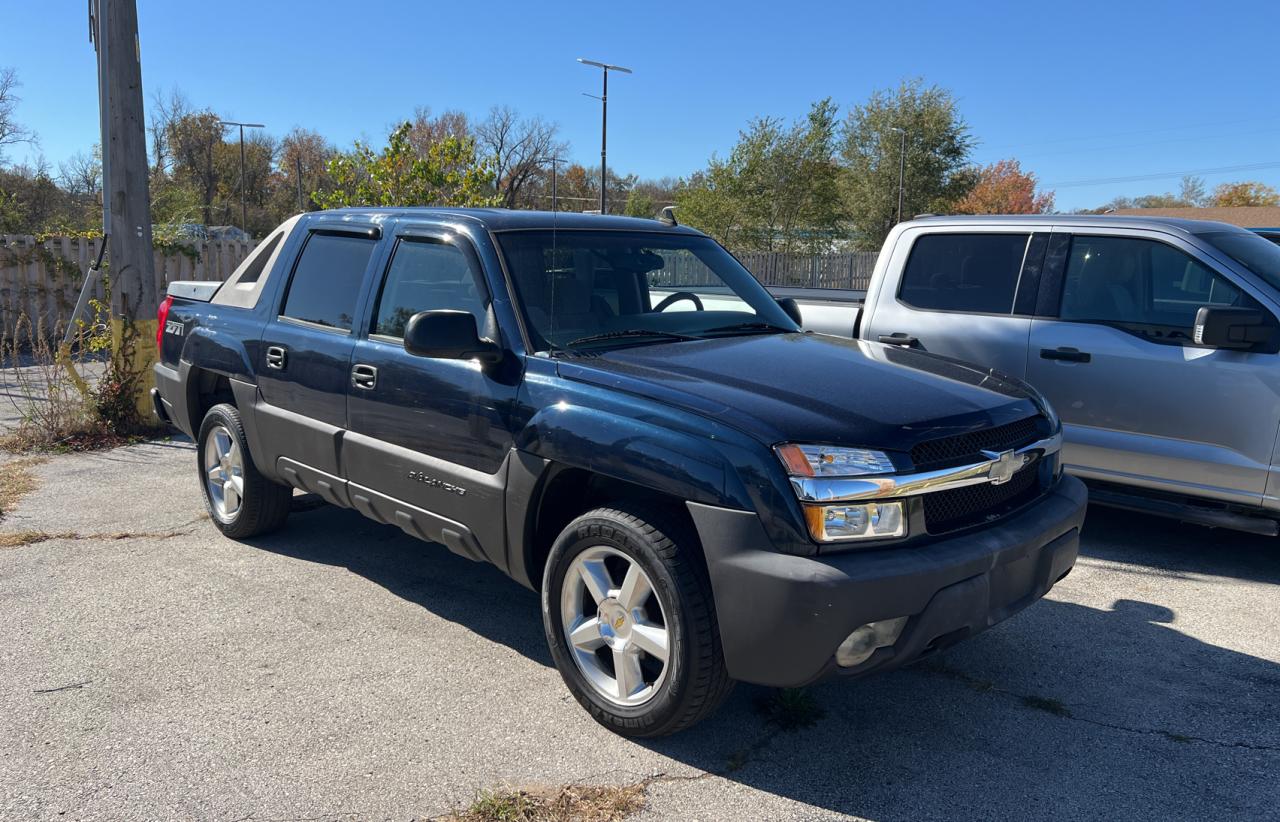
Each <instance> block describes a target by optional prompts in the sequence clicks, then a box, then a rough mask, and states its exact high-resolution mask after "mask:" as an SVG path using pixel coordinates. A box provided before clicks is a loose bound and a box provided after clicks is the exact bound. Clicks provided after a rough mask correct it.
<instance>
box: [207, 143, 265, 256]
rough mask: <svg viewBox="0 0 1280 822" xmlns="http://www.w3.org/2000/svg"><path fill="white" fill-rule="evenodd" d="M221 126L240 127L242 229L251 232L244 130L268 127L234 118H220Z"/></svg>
mask: <svg viewBox="0 0 1280 822" xmlns="http://www.w3.org/2000/svg"><path fill="white" fill-rule="evenodd" d="M218 125H220V126H224V127H225V126H239V127H240V230H241V231H243V232H244V233H246V234H248V233H249V207H248V206H247V205H246V200H245V192H244V130H245V129H246V128H266V126H264V125H263V124H262V123H237V122H236V121H234V120H219V121H218Z"/></svg>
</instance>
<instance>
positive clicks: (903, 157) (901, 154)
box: [889, 126, 907, 223]
mask: <svg viewBox="0 0 1280 822" xmlns="http://www.w3.org/2000/svg"><path fill="white" fill-rule="evenodd" d="M889 130H890V131H896V132H898V133H899V134H901V135H902V142H901V143H900V144H899V146H898V219H897V222H899V223H900V222H902V181H903V178H904V177H905V176H906V172H907V131H906V129H902V128H898V127H897V126H890V127H889Z"/></svg>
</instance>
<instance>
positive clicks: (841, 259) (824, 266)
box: [737, 251, 880, 291]
mask: <svg viewBox="0 0 1280 822" xmlns="http://www.w3.org/2000/svg"><path fill="white" fill-rule="evenodd" d="M737 256H738V259H739V260H741V261H742V264H743V265H745V266H746V267H747V269H748V270H749V271H750V272H751V273H752V274H754V275H756V279H758V280H759V281H760V282H762V283H764V284H765V285H785V286H793V287H797V288H853V289H858V290H860V291H865V290H866V289H867V286H868V284H870V282H871V271H872V269H874V268H875V267H876V258H877V257H879V256H880V252H878V251H850V252H846V253H840V254H836V253H832V254H788V253H784V252H781V251H761V252H754V253H750V254H739V255H737Z"/></svg>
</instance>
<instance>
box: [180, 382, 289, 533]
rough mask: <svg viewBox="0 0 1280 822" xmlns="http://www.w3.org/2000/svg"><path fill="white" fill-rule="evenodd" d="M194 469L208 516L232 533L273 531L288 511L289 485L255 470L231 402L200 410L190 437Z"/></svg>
mask: <svg viewBox="0 0 1280 822" xmlns="http://www.w3.org/2000/svg"><path fill="white" fill-rule="evenodd" d="M196 470H197V471H199V474H200V485H201V490H203V491H204V503H205V507H206V508H207V509H208V511H209V518H210V519H211V520H213V524H214V525H216V526H217V527H218V530H219V531H221V532H222V533H224V534H226V535H227V536H229V537H231V538H232V539H244V538H246V537H253V536H258V535H259V534H265V533H268V532H270V531H274V530H275V529H277V528H279V527H280V526H281V525H283V524H284V521H285V519H286V518H287V517H288V516H289V506H290V503H291V502H292V500H293V489H292V488H290V487H289V486H287V485H279V484H277V483H274V482H272V481H271V480H269V479H267V478H266V477H264V476H263V475H262V473H261V472H260V471H258V467H257V466H256V465H254V463H253V454H251V453H249V442H248V440H247V438H246V437H245V434H244V421H243V420H242V419H241V418H240V412H239V411H237V410H236V407H235V406H234V405H230V404H228V403H219V404H218V405H215V406H214V407H213V408H210V409H209V413H207V414H205V417H204V421H203V422H202V423H201V424H200V431H199V433H198V435H197V437H196Z"/></svg>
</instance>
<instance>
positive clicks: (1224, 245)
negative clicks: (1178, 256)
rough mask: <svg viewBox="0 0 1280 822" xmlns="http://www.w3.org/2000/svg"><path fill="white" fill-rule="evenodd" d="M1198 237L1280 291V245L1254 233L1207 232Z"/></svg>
mask: <svg viewBox="0 0 1280 822" xmlns="http://www.w3.org/2000/svg"><path fill="white" fill-rule="evenodd" d="M1198 236H1199V237H1200V238H1201V239H1203V240H1205V241H1206V242H1208V243H1210V244H1211V245H1213V246H1214V247H1215V248H1217V249H1218V250H1219V251H1221V252H1222V253H1223V254H1226V255H1227V256H1228V257H1230V258H1231V259H1233V260H1235V261H1236V262H1237V263H1239V264H1240V265H1242V266H1244V267H1245V268H1247V269H1249V270H1250V271H1252V272H1253V273H1254V274H1257V275H1258V276H1259V277H1261V278H1262V279H1263V280H1265V281H1266V283H1267V285H1269V286H1271V287H1272V288H1275V289H1280V245H1276V244H1275V243H1273V242H1271V241H1270V240H1268V239H1266V238H1265V237H1261V236H1259V235H1257V234H1254V233H1253V232H1252V231H1205V232H1202V233H1200V234H1199V235H1198Z"/></svg>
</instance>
